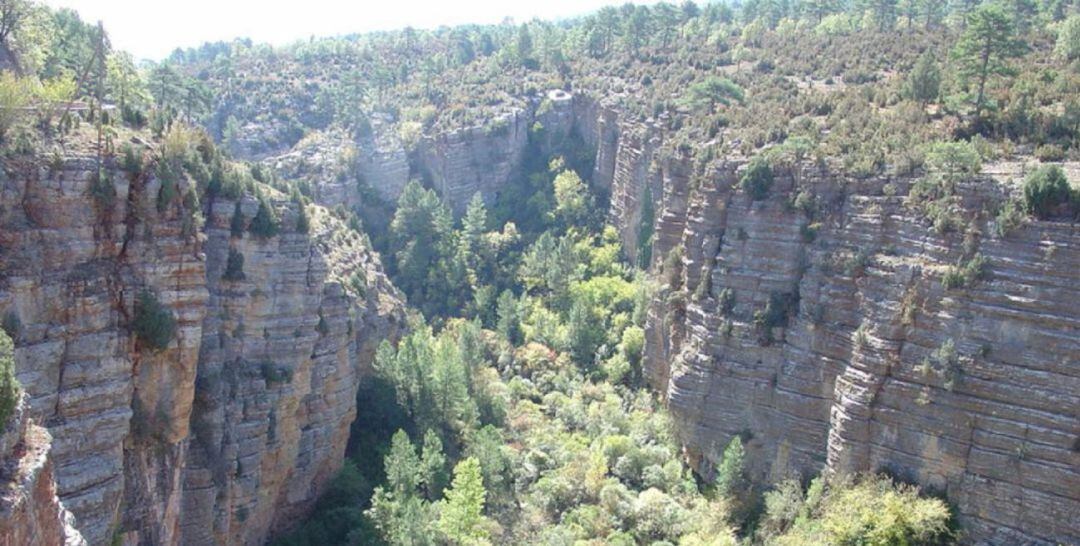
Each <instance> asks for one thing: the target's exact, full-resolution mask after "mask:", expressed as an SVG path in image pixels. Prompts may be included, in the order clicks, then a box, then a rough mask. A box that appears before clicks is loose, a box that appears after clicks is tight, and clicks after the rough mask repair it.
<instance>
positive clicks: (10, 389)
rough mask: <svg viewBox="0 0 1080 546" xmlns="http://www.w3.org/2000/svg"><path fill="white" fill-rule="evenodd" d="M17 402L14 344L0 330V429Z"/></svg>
mask: <svg viewBox="0 0 1080 546" xmlns="http://www.w3.org/2000/svg"><path fill="white" fill-rule="evenodd" d="M18 404H19V381H18V379H15V344H14V343H13V342H12V341H11V338H10V337H8V335H7V333H6V332H4V331H0V431H2V430H3V429H4V428H5V427H7V424H8V419H10V418H11V414H12V413H14V412H15V406H17V405H18Z"/></svg>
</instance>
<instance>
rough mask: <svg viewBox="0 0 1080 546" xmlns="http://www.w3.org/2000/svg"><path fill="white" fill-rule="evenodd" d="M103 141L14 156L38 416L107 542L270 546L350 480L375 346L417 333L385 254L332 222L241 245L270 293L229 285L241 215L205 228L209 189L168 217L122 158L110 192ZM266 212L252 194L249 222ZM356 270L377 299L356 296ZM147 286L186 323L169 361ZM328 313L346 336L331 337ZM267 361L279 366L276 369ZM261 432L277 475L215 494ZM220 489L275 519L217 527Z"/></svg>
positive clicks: (90, 535)
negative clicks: (408, 328)
mask: <svg viewBox="0 0 1080 546" xmlns="http://www.w3.org/2000/svg"><path fill="white" fill-rule="evenodd" d="M87 136H88V135H85V134H79V135H74V136H72V137H69V138H68V141H67V143H66V146H65V147H64V148H63V149H56V153H55V154H51V153H47V152H41V153H39V154H37V155H30V156H22V157H16V158H14V159H11V160H8V161H7V162H6V165H5V166H6V169H5V175H4V177H3V179H2V185H3V186H2V188H3V191H2V193H0V248H2V249H3V252H2V262H0V309H3V315H4V316H5V317H13V319H12V321H13V322H15V323H17V324H18V325H19V329H18V335H17V339H16V347H17V349H16V362H17V371H18V377H19V379H20V381H21V382H22V384H23V386H24V388H25V390H26V391H27V393H28V394H29V395H30V407H31V415H32V416H33V417H34V418H35V420H37V421H38V422H40V423H42V424H43V425H45V426H46V427H47V428H48V429H49V432H50V433H51V434H52V436H53V438H54V441H53V449H52V456H53V459H54V461H55V472H56V482H57V487H58V493H59V497H60V499H61V500H62V501H63V502H64V503H65V505H66V506H67V507H68V508H69V509H70V510H71V511H72V512H73V513H74V514H75V516H76V518H77V525H78V528H79V529H80V530H81V531H82V532H83V534H84V536H85V537H86V539H87V540H88V541H89V542H90V543H91V544H105V543H108V542H109V541H110V540H111V539H112V538H113V536H114V535H120V536H122V537H123V540H124V541H125V542H126V543H133V544H134V543H138V544H177V543H180V542H186V543H205V542H203V540H202V539H203V538H204V535H201V534H200V536H199V537H191V538H189V535H188V534H187V533H190V532H191V531H190V529H195V528H196V527H192V526H191V525H195V526H197V527H198V529H199V533H203V532H214V533H220V534H219V535H216V536H215V538H216V539H218V540H221V541H223V542H228V541H235V542H244V541H255V542H257V541H259V540H261V538H262V537H264V536H265V535H266V533H267V532H269V530H270V525H269V522H270V521H275V522H288V521H289V519H288V518H290V517H292V516H293V515H295V514H297V513H302V512H303V511H304V510H306V509H307V508H308V507H310V506H311V505H312V503H313V502H314V500H315V498H316V496H317V494H318V492H319V491H320V489H321V488H322V486H323V485H324V484H325V483H326V480H327V479H329V477H330V476H331V475H332V474H333V472H334V471H335V470H336V469H337V468H338V467H339V466H340V464H341V460H342V457H343V454H344V448H345V442H346V439H347V434H348V432H347V431H348V427H349V424H350V423H351V420H352V418H353V416H354V415H355V404H356V400H355V392H356V385H357V384H358V379H359V375H360V374H361V373H362V370H363V369H365V367H366V366H367V365H368V363H369V362H370V356H371V355H370V353H371V352H372V349H371V347H373V346H374V344H376V343H378V341H380V340H381V339H383V337H384V336H392V335H394V332H395V325H396V324H398V323H400V322H401V321H400V313H401V304H400V302H399V301H398V299H397V295H396V292H395V291H394V289H393V288H392V287H391V286H390V285H389V283H388V282H387V281H386V280H385V278H384V277H383V276H382V273H381V268H380V265H379V263H378V258H377V256H375V255H374V254H373V253H372V252H371V251H370V250H368V247H366V246H365V245H364V243H363V242H361V240H360V238H359V237H358V236H357V235H356V234H355V233H354V232H349V233H351V235H349V234H348V233H346V232H345V230H343V229H342V228H343V226H342V225H341V224H340V222H333V221H330V220H313V222H312V229H311V231H310V233H308V234H300V233H295V232H294V231H291V232H288V233H281V234H279V235H276V236H273V237H268V238H266V239H265V240H259V241H253V240H251V238H252V237H253V236H252V235H245V237H244V239H243V240H237V241H235V244H234V245H233V246H236V247H238V248H239V249H240V250H241V251H242V252H244V253H245V254H247V255H248V262H247V264H248V265H247V267H246V272H247V273H246V274H247V275H248V278H249V279H251V282H244V283H227V284H226V285H225V286H222V283H221V281H220V280H219V279H220V277H221V273H222V270H223V268H224V263H225V261H226V257H227V256H228V248H229V246H230V244H229V237H228V226H229V222H230V218H231V212H232V211H233V208H234V207H233V204H232V203H231V202H230V203H225V202H223V201H221V200H219V201H217V202H215V203H211V204H209V210H210V211H211V213H210V214H209V217H208V221H207V226H208V228H207V231H206V233H203V232H201V231H200V230H199V225H200V223H201V221H202V216H203V212H202V211H201V210H200V209H199V208H195V207H197V205H196V204H197V202H198V200H197V199H195V198H194V196H193V192H194V191H195V190H194V184H193V182H192V181H191V180H190V179H182V180H181V181H179V183H178V186H177V195H176V197H175V198H174V199H171V200H166V201H165V204H164V205H162V198H161V195H167V193H162V192H161V180H159V178H158V176H157V175H155V174H151V173H150V171H151V169H144V170H142V171H140V174H138V175H130V174H129V173H128V172H125V171H123V170H121V169H120V168H119V166H118V165H117V164H116V161H114V160H113V159H107V160H106V162H105V163H104V171H103V174H104V176H103V177H102V178H101V180H102V181H101V182H99V181H98V176H96V175H95V172H96V166H95V165H96V161H97V160H96V157H97V156H96V152H95V151H94V147H93V146H92V145H91V143H92V141H93V139H92V138H87ZM118 139H125V140H126V139H131V141H132V142H133V143H137V144H144V145H145V144H148V142H146V141H145V140H144V139H143V138H142V137H139V136H135V135H130V134H126V133H125V134H123V135H122V136H120V137H118ZM49 157H54V158H58V159H55V160H52V161H49V160H48V158H49ZM110 188H111V189H110ZM263 191H271V192H272V190H269V189H268V188H267V189H265V190H263ZM253 203H254V201H253V200H252V199H251V198H250V197H246V198H245V202H244V205H243V207H242V208H243V209H244V210H247V211H248V216H253V215H254V210H252V209H251V207H252V204H253ZM273 203H274V206H275V208H277V209H278V210H279V214H281V215H283V216H284V217H285V220H286V221H288V220H289V218H294V217H295V216H296V213H295V210H294V208H295V205H291V204H289V203H288V201H287V200H285V199H282V198H281V197H280V196H279V197H278V198H277V199H276V200H274V201H273ZM222 210H227V211H228V213H225V212H219V211H222ZM312 211H313V214H312V217H313V218H322V217H324V216H325V215H326V214H325V212H322V211H321V210H320V209H312ZM222 215H224V220H222ZM222 221H224V225H225V226H226V227H225V231H224V235H222V233H223V232H221V231H220V229H221V225H222ZM294 223H295V222H294ZM339 245H340V246H339ZM354 274H355V276H356V277H357V278H358V279H360V281H361V284H362V286H363V287H365V288H366V290H364V291H363V292H359V293H358V292H356V291H353V292H352V293H348V294H347V293H346V292H345V289H344V288H343V284H344V282H345V280H346V279H350V278H351V277H353V276H354ZM144 292H146V293H150V294H153V295H154V296H155V298H156V299H157V300H158V301H160V302H161V303H162V304H163V305H164V306H165V308H166V309H167V310H168V312H169V313H170V314H171V315H172V316H173V317H174V319H175V321H176V328H175V336H174V339H173V340H172V341H171V342H170V343H169V344H168V346H167V347H166V348H165V349H164V350H154V349H153V348H152V347H149V346H147V344H146V343H145V342H143V341H140V340H138V339H137V336H135V335H134V334H133V326H134V324H133V320H135V318H136V310H135V307H136V299H137V298H138V297H139V296H140V294H143V293H144ZM230 313H231V315H229V314H230ZM320 313H321V316H323V317H324V318H325V319H326V321H328V322H330V323H332V326H331V327H329V329H328V330H327V331H326V332H325V333H322V334H319V333H316V332H315V328H316V325H317V324H318V323H319V322H320ZM349 315H351V316H352V324H353V326H352V327H346V321H345V320H344V319H345V317H346V316H349ZM336 319H340V320H336ZM244 327H246V328H248V330H247V332H249V334H247V338H245V336H244V334H243V333H241V331H242V330H243V329H244ZM294 331H296V332H300V334H299V335H296V336H294ZM271 332H272V333H273V335H276V336H277V338H276V339H277V340H278V341H277V345H276V346H275V345H274V344H273V343H272V342H273V340H274V338H273V337H272V336H271V335H270V334H271ZM255 340H257V342H256V341H255ZM219 344H221V345H220V347H219V346H218V345H219ZM211 345H212V346H213V347H211ZM264 355H272V357H273V359H274V360H273V364H274V366H275V367H274V368H271V367H264V366H262V362H263V361H262V359H263V358H269V356H264ZM248 359H250V360H248ZM255 359H259V360H255ZM263 370H266V371H263ZM279 370H280V372H281V373H283V374H284V373H285V371H286V370H288V371H290V373H291V375H290V377H291V381H289V382H283V383H286V384H284V385H274V386H271V387H270V388H268V387H267V380H266V379H265V378H264V377H263V375H267V374H269V375H270V376H271V378H276V377H277V374H278V372H279ZM252 372H254V373H252ZM230 381H231V382H230ZM271 391H272V392H271ZM256 408H258V409H256ZM270 416H272V418H270ZM210 419H217V420H216V421H213V422H212V425H213V426H208V425H209V424H211V421H210ZM268 423H273V424H274V427H275V429H274V431H273V432H271V433H270V437H271V440H269V441H266V440H265V436H266V435H267V428H268ZM193 426H194V432H193ZM200 427H201V428H200ZM253 427H254V428H255V429H259V430H258V431H256V430H253ZM222 431H225V432H224V436H223V433H222ZM260 434H261V436H260ZM253 438H261V439H262V440H263V441H264V443H271V444H272V445H273V446H275V447H274V449H272V450H266V455H267V462H266V463H265V464H264V465H263V466H262V467H261V469H260V468H259V467H258V465H253V466H249V467H248V470H247V471H246V472H245V471H240V470H239V469H238V468H237V469H232V470H231V471H229V472H224V471H220V472H218V473H217V475H216V478H217V479H216V481H215V479H214V477H213V476H211V474H212V473H211V472H210V469H209V466H211V465H210V464H209V463H207V462H206V461H214V462H215V463H225V462H227V461H229V460H230V459H229V458H228V457H227V455H228V454H229V453H233V454H234V457H247V456H248V455H250V454H251V452H252V451H253V450H254V446H255V445H256V444H255V443H252V439H253ZM238 446H243V448H242V449H239V448H238ZM238 449H239V451H238ZM258 451H260V452H261V451H263V450H262V449H259V450H258ZM236 453H240V455H236ZM236 460H238V459H236V458H234V459H232V462H233V463H235V462H236ZM248 462H251V461H248ZM215 469H216V470H222V467H221V466H220V465H218V466H216V467H215ZM200 472H201V473H200ZM253 472H254V473H256V474H251V473H253ZM241 481H243V482H244V485H243V486H237V485H235V484H236V483H238V482H241ZM271 483H273V484H276V485H274V486H271V485H270V484H271ZM215 488H221V489H222V490H223V491H224V490H229V491H232V489H233V488H236V489H237V490H244V491H247V492H248V493H247V494H246V495H247V496H245V495H241V494H240V493H235V494H232V495H226V496H223V497H222V499H223V500H221V502H223V503H224V506H226V507H228V508H227V509H226V512H227V513H229V514H231V513H233V512H234V509H233V504H234V503H235V505H236V506H235V511H240V507H241V505H243V507H244V510H245V511H248V512H250V514H251V515H252V516H253V517H256V518H258V519H259V521H261V522H263V525H260V526H259V527H256V526H248V527H247V528H246V529H245V530H244V531H233V533H253V534H252V535H251V536H248V535H246V534H244V535H240V534H236V535H233V536H230V535H229V532H230V531H229V530H228V525H229V524H228V521H229V519H228V518H226V519H225V520H224V522H225V523H220V522H216V521H213V520H212V519H211V518H210V517H206V518H204V519H200V514H214V511H213V510H212V508H213V506H214V505H215V504H214V502H215V501H216V499H217V496H216V489H215ZM254 491H258V492H259V495H257V496H255V495H254V493H253V492H254ZM275 491H280V492H281V493H280V494H278V493H275ZM207 492H209V494H210V499H211V501H210V502H206V501H205V499H206V493H207ZM234 497H235V499H240V500H234ZM192 499H198V500H192ZM193 507H200V508H204V509H205V511H204V512H200V511H198V510H195V509H194V508H193ZM215 517H216V516H215ZM189 523H190V525H189ZM215 525H217V526H216V527H215Z"/></svg>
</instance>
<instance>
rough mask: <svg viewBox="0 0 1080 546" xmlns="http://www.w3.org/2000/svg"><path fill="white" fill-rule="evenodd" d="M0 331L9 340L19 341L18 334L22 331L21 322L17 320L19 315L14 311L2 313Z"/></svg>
mask: <svg viewBox="0 0 1080 546" xmlns="http://www.w3.org/2000/svg"><path fill="white" fill-rule="evenodd" d="M0 329H3V330H4V333H6V334H7V335H8V336H9V337H11V339H19V333H20V332H21V331H22V321H21V320H19V315H18V314H16V313H15V311H8V312H7V313H4V319H3V321H0Z"/></svg>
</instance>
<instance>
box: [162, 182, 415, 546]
mask: <svg viewBox="0 0 1080 546" xmlns="http://www.w3.org/2000/svg"><path fill="white" fill-rule="evenodd" d="M234 208H235V207H234V203H232V202H219V203H214V205H213V207H212V208H211V213H210V215H209V217H208V219H207V230H206V232H207V235H208V239H207V244H206V253H207V286H208V288H209V290H210V302H209V306H208V309H209V313H208V316H207V319H206V323H205V325H204V336H203V340H202V346H201V351H200V358H199V380H198V386H197V396H196V409H195V413H194V415H193V416H192V424H193V427H194V433H193V439H192V441H191V445H190V450H189V461H188V465H187V467H186V468H185V469H184V487H185V495H184V503H183V509H182V512H183V518H182V527H183V542H184V543H185V544H261V543H263V542H264V541H265V539H266V537H267V536H268V534H269V533H271V532H273V531H275V530H278V529H281V528H284V527H288V526H291V525H293V524H294V523H295V522H296V521H297V520H298V519H299V518H300V517H302V516H303V515H304V514H305V513H306V511H307V510H308V509H309V508H310V506H311V502H312V500H313V499H314V498H315V497H316V496H317V494H318V493H319V492H320V491H321V490H322V489H323V487H324V485H325V484H326V483H327V481H328V480H329V479H330V478H331V477H332V476H333V474H334V473H335V472H336V471H337V470H338V469H339V468H340V467H341V462H342V460H343V459H344V455H345V445H346V443H347V441H348V436H349V425H350V424H351V423H352V421H353V419H354V417H355V415H356V391H357V385H358V384H359V379H360V376H361V374H362V373H364V372H365V371H368V369H367V368H366V367H367V366H368V365H370V363H371V362H372V360H373V358H374V352H375V348H376V346H377V344H378V343H379V341H381V340H383V339H386V338H391V337H393V336H395V335H396V332H397V329H398V327H399V326H400V325H401V324H403V322H404V320H403V317H402V316H401V303H400V301H399V300H398V299H397V296H396V291H395V290H394V288H393V287H392V286H391V285H390V283H389V281H388V280H387V279H386V277H385V276H384V275H383V273H382V270H381V266H380V265H379V262H378V259H377V257H376V256H375V255H374V254H373V253H372V252H371V251H370V250H369V249H368V248H367V247H366V246H365V243H364V242H363V241H362V240H361V237H360V236H359V235H358V234H356V233H355V232H351V231H349V230H347V229H346V228H345V227H344V226H343V225H341V224H340V222H339V221H337V220H336V219H333V218H332V217H331V216H330V215H329V214H326V213H325V211H322V210H320V209H318V208H315V207H312V208H311V209H310V210H311V212H312V227H311V232H310V235H309V236H308V235H303V234H298V233H283V234H282V235H280V236H278V237H274V238H270V239H266V240H262V239H259V238H258V237H253V236H251V235H250V234H246V235H244V237H243V238H236V237H231V236H230V229H229V228H230V223H231V219H232V216H233V211H234ZM257 208H258V203H257V202H256V201H255V200H254V199H246V200H244V201H242V202H241V211H242V214H243V215H244V217H245V218H248V219H250V218H251V217H253V216H254V215H255V213H256V210H257ZM294 218H295V215H294V214H293V215H286V216H284V217H283V224H284V225H285V226H286V230H285V231H289V229H288V226H290V223H295V220H294ZM230 252H239V253H241V254H242V255H243V256H244V267H243V276H244V278H243V279H242V280H226V279H224V278H223V274H224V272H225V268H226V263H227V261H228V256H229V253H230Z"/></svg>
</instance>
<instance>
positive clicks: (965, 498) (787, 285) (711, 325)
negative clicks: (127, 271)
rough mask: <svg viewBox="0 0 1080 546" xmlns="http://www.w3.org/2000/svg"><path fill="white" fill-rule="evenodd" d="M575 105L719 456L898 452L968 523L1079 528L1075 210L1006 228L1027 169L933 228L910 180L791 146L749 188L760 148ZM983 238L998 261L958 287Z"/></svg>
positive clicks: (898, 461)
mask: <svg viewBox="0 0 1080 546" xmlns="http://www.w3.org/2000/svg"><path fill="white" fill-rule="evenodd" d="M572 108H573V127H572V129H571V130H572V131H574V132H576V133H577V134H579V135H580V136H581V137H582V140H583V141H584V143H585V144H586V145H587V146H592V147H593V148H594V149H595V152H596V157H595V167H594V170H593V172H592V182H593V184H594V185H596V186H598V187H600V188H603V189H605V190H606V191H608V192H609V193H610V196H611V202H610V203H611V204H610V207H611V208H610V210H609V219H610V221H611V222H612V223H613V224H614V225H615V226H616V227H617V228H618V230H619V232H620V234H621V237H622V240H623V243H624V246H625V248H626V249H627V253H628V255H629V256H630V257H631V259H633V260H636V261H639V262H641V263H648V264H651V266H652V269H653V270H654V272H655V273H656V274H657V277H658V279H659V284H660V286H659V288H658V289H657V293H656V294H654V297H653V299H652V304H651V308H650V310H649V315H648V322H647V326H646V346H645V353H646V355H645V363H646V364H645V365H646V369H645V374H646V377H647V378H648V379H649V381H650V382H651V383H652V385H654V386H655V387H656V389H657V390H658V391H659V392H660V393H661V394H662V396H663V397H664V398H665V399H666V400H667V402H668V404H669V406H670V408H671V410H672V412H673V414H674V416H675V420H676V422H677V424H678V425H679V428H680V434H681V435H682V438H683V440H684V441H685V443H686V446H687V453H688V455H689V456H690V458H691V460H692V461H693V462H694V463H695V465H696V466H698V468H699V469H700V470H701V471H702V472H704V473H705V474H711V473H712V469H713V468H714V466H715V465H716V464H717V463H718V462H719V458H720V456H721V453H722V451H723V449H724V447H725V446H726V445H727V443H728V442H729V441H730V440H731V438H732V437H734V436H735V435H741V436H742V437H743V438H744V439H746V440H747V446H748V447H747V449H748V453H749V454H750V455H751V456H752V461H753V462H752V468H753V472H754V474H755V477H756V478H757V479H759V480H760V481H775V480H779V479H782V478H784V477H787V476H789V475H793V474H801V475H807V474H812V473H818V472H821V471H823V470H824V471H829V472H845V473H850V472H878V471H883V472H888V473H891V474H893V475H895V476H897V477H898V478H900V479H904V480H909V481H913V482H918V483H920V484H922V485H923V486H924V487H926V488H927V489H928V490H931V491H937V492H941V493H943V494H945V495H947V496H948V498H949V499H950V501H951V502H953V503H954V504H955V505H956V508H957V511H958V514H959V518H960V521H961V523H962V524H963V525H964V528H965V529H966V533H967V534H966V536H965V541H966V542H969V543H985V544H1017V543H1024V544H1057V543H1076V542H1080V536H1078V535H1077V529H1076V526H1075V524H1074V523H1073V522H1074V521H1075V520H1076V516H1077V514H1080V472H1078V468H1080V419H1078V417H1080V415H1078V414H1077V408H1080V365H1078V363H1080V361H1078V360H1077V355H1080V335H1078V334H1080V313H1078V311H1077V310H1076V308H1075V303H1074V302H1076V301H1080V283H1078V282H1077V278H1078V277H1077V273H1076V272H1077V271H1080V228H1078V227H1077V226H1076V225H1075V224H1069V223H1066V222H1060V221H1029V222H1028V223H1027V224H1026V225H1024V226H1022V227H1020V228H1018V229H1016V230H1014V231H1013V232H1011V233H1008V234H1006V235H1005V236H999V235H996V234H995V233H996V229H995V228H996V226H995V225H994V218H993V214H992V211H994V210H996V208H997V206H998V205H999V204H1000V203H1001V202H1002V200H1003V199H1005V198H1006V197H1007V196H1008V195H1010V194H1017V193H1018V188H1017V186H1018V184H1019V181H1020V180H1021V179H1022V176H1023V172H1022V171H1023V169H1015V168H1014V169H1009V170H1008V172H1000V173H988V174H987V175H984V176H983V177H981V178H980V179H978V180H974V181H971V182H969V183H966V184H962V185H961V187H960V189H959V191H958V211H959V212H958V214H959V215H960V218H961V219H962V226H961V229H960V230H959V231H953V232H948V233H937V232H935V231H934V229H933V228H932V227H931V225H930V223H929V222H928V221H927V220H925V219H924V217H923V214H922V212H921V211H920V209H918V208H917V207H915V206H911V205H909V204H906V203H905V197H904V196H906V195H907V193H908V190H909V189H910V187H911V185H912V184H913V183H914V182H915V180H916V178H915V177H911V176H908V177H902V176H882V177H875V178H871V179H854V178H850V177H847V176H844V175H840V174H837V172H838V170H833V169H830V168H828V165H827V163H823V164H811V163H809V162H803V161H796V160H794V159H791V158H788V159H786V160H784V161H781V162H779V163H778V165H777V169H776V171H777V172H776V180H775V181H774V182H773V184H772V187H771V189H770V195H769V197H768V198H766V199H764V200H761V201H753V200H752V199H751V198H750V197H749V196H748V195H747V194H746V193H745V192H744V191H742V190H741V189H739V180H740V177H741V174H742V172H743V170H744V169H745V167H746V164H747V159H746V158H742V157H739V156H737V155H731V156H730V157H724V153H723V152H721V153H720V154H716V152H717V151H719V150H722V149H723V148H722V146H720V145H719V144H717V143H716V142H710V143H706V144H699V145H696V146H697V147H695V145H688V144H681V145H673V144H671V143H669V142H665V139H666V136H667V135H668V134H669V133H670V131H669V130H668V129H666V122H665V120H663V119H661V120H647V121H645V122H641V121H637V120H633V119H627V117H626V116H624V115H622V113H621V111H620V109H619V108H618V107H617V106H615V105H614V103H612V102H611V101H601V100H595V99H593V98H590V97H588V96H584V95H575V96H574V98H573V107H572ZM672 140H673V139H672ZM457 145H458V146H460V147H461V148H463V149H468V146H469V145H468V144H464V143H458V144H457ZM716 155H719V156H720V157H719V158H717V159H712V158H713V157H716ZM1014 167H1015V166H1014ZM1067 171H1068V169H1067ZM1069 172H1071V171H1069ZM991 174H993V175H994V176H991ZM800 195H801V196H802V199H801V200H799V201H797V200H796V198H797V197H799V196H800ZM646 202H647V203H648V205H646ZM650 220H651V222H650ZM978 256H981V258H982V259H984V260H985V264H986V265H985V275H983V277H984V278H981V279H977V280H974V281H973V282H970V283H966V285H965V286H954V287H951V288H946V287H945V285H944V282H943V278H944V276H945V275H946V273H956V272H960V271H961V268H962V266H964V265H966V264H968V263H970V262H971V260H972V259H974V258H976V257H978Z"/></svg>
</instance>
